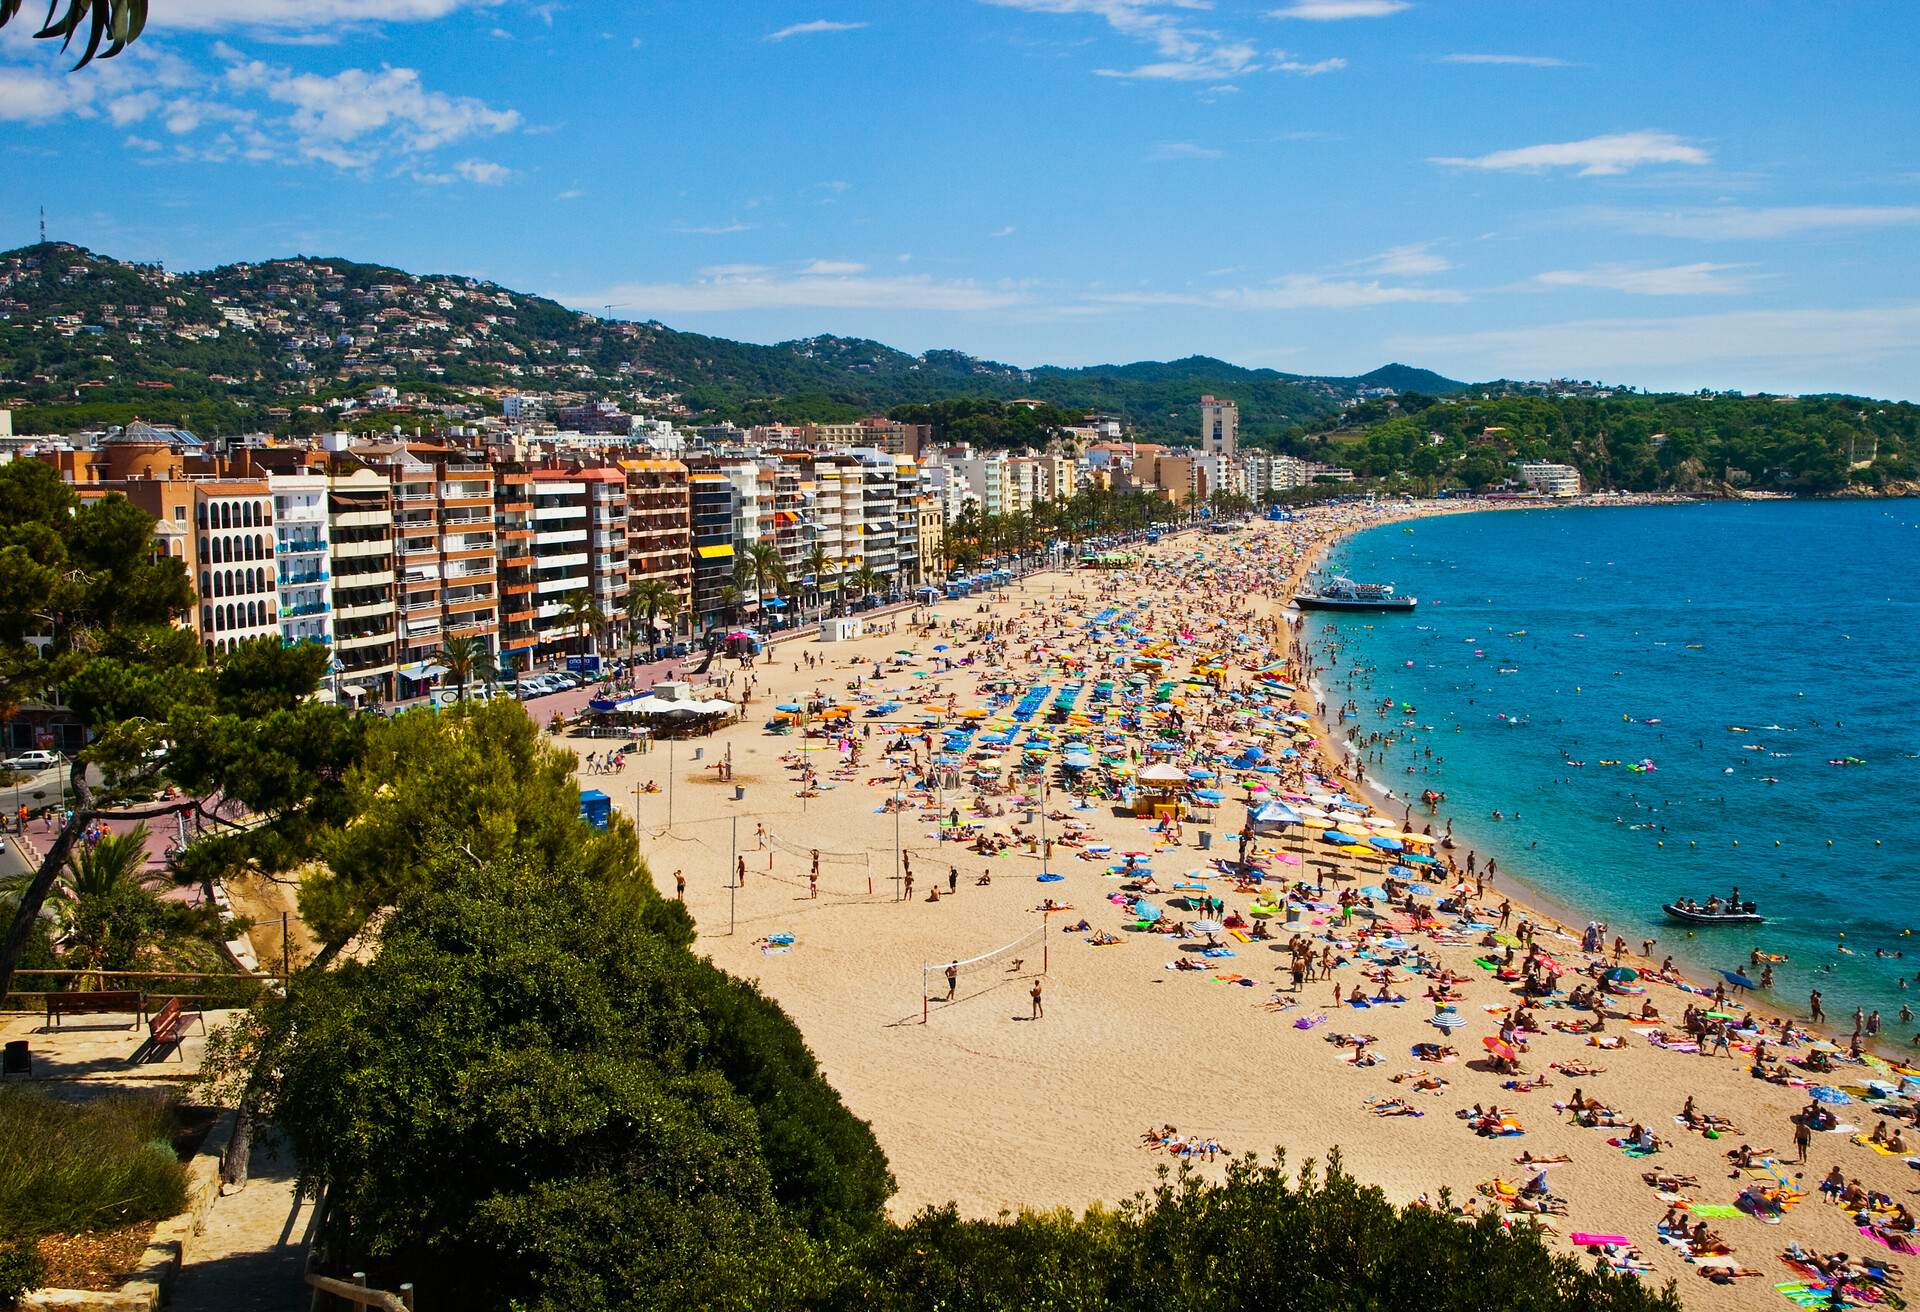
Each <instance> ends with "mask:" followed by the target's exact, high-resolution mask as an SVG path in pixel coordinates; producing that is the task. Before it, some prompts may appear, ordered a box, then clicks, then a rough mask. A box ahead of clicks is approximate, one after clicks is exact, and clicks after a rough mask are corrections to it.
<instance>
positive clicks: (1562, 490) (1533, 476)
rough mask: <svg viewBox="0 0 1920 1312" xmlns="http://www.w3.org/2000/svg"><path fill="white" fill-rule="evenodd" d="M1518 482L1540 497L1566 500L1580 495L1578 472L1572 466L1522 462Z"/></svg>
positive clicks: (1542, 462) (1530, 461)
mask: <svg viewBox="0 0 1920 1312" xmlns="http://www.w3.org/2000/svg"><path fill="white" fill-rule="evenodd" d="M1519 475H1520V481H1521V482H1522V483H1525V484H1526V485H1527V486H1528V487H1530V488H1532V489H1533V490H1534V491H1535V492H1538V493H1540V494H1541V495H1542V496H1548V497H1557V498H1567V497H1577V496H1579V495H1580V492H1581V487H1580V471H1579V470H1577V469H1575V468H1574V467H1573V466H1572V465H1556V464H1550V463H1548V462H1546V461H1543V460H1527V461H1522V462H1521V464H1520V468H1519Z"/></svg>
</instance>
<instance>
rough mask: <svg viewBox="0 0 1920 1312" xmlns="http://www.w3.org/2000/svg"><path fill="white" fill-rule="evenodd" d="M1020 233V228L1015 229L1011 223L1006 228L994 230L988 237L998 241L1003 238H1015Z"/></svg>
mask: <svg viewBox="0 0 1920 1312" xmlns="http://www.w3.org/2000/svg"><path fill="white" fill-rule="evenodd" d="M1018 231H1020V230H1019V229H1018V228H1016V227H1014V226H1013V225H1012V224H1011V223H1009V224H1008V225H1007V226H1006V227H1004V228H996V229H994V230H993V231H992V232H990V233H988V234H987V236H989V237H992V238H994V239H995V240H996V241H997V240H999V239H1000V238H1002V237H1011V236H1013V234H1014V233H1016V232H1018Z"/></svg>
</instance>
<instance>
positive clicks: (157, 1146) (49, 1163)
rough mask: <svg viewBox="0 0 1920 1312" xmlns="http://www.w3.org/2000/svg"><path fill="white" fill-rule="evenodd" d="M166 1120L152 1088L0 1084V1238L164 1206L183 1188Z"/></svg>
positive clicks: (149, 1212) (97, 1226) (75, 1229)
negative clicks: (143, 1093) (138, 1092)
mask: <svg viewBox="0 0 1920 1312" xmlns="http://www.w3.org/2000/svg"><path fill="white" fill-rule="evenodd" d="M173 1130H174V1119H173V1107H172V1104H171V1103H168V1102H166V1101H164V1100H162V1099H158V1098H143V1097H135V1096H113V1097H106V1098H99V1099H95V1100H93V1101H90V1102H82V1103H68V1102H60V1101H57V1100H55V1099H53V1098H50V1097H48V1096H47V1095H46V1094H44V1093H42V1092H40V1091H39V1090H37V1089H31V1088H20V1087H14V1088H0V1240H12V1239H33V1238H37V1237H38V1236H40V1235H49V1234H77V1233H80V1232H81V1231H86V1230H101V1229H107V1228H110V1227H113V1226H119V1225H126V1224H128V1223H130V1222H133V1221H149V1220H159V1219H160V1218H161V1217H166V1216H172V1215H173V1214H174V1213H175V1212H178V1211H179V1210H180V1209H181V1208H182V1207H184V1206H186V1198H187V1173H186V1168H185V1167H183V1166H182V1165H181V1164H180V1160H179V1158H178V1157H177V1156H176V1155H175V1154H174V1151H173V1145H172V1135H173Z"/></svg>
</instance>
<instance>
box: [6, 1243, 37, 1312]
mask: <svg viewBox="0 0 1920 1312" xmlns="http://www.w3.org/2000/svg"><path fill="white" fill-rule="evenodd" d="M46 1282H47V1264H46V1262H45V1261H44V1260H43V1259H42V1258H41V1256H40V1250H39V1249H37V1248H35V1247H34V1246H33V1245H32V1244H8V1245H4V1246H0V1308H10V1307H13V1306H15V1305H16V1304H18V1303H19V1301H20V1296H21V1295H22V1294H30V1293H32V1292H33V1291H34V1290H36V1289H38V1288H40V1286H42V1285H44V1284H45V1283H46Z"/></svg>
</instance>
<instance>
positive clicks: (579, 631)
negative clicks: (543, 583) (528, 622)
mask: <svg viewBox="0 0 1920 1312" xmlns="http://www.w3.org/2000/svg"><path fill="white" fill-rule="evenodd" d="M560 614H561V617H562V618H563V619H565V620H566V624H567V627H568V628H570V629H572V630H573V631H574V635H575V636H576V637H577V638H578V639H579V640H580V655H582V656H585V655H586V654H587V634H588V633H590V632H592V631H593V630H594V629H597V628H599V627H600V626H601V625H602V624H605V623H606V622H607V617H606V616H605V615H602V614H601V613H600V608H599V607H598V606H596V605H594V604H593V594H592V593H591V592H588V591H587V590H586V589H585V588H582V589H580V590H579V591H577V592H569V593H568V594H567V595H566V596H564V597H562V598H560Z"/></svg>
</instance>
